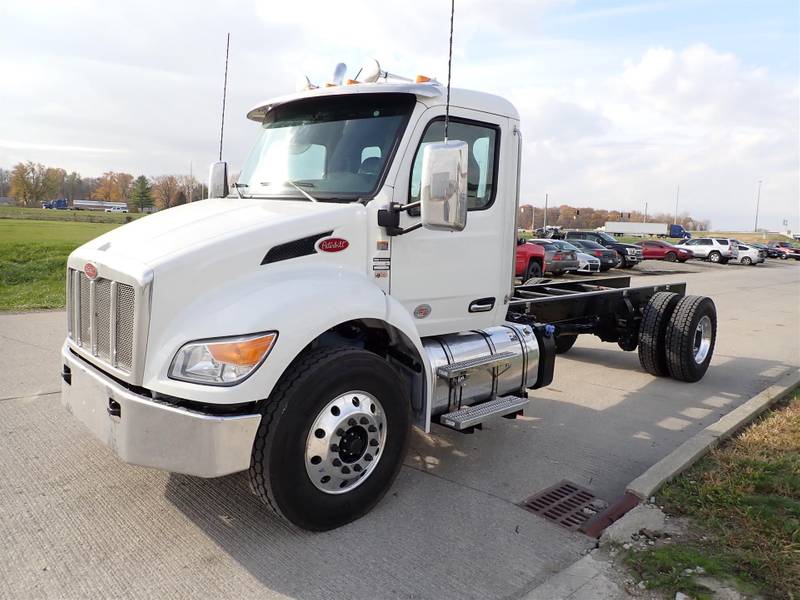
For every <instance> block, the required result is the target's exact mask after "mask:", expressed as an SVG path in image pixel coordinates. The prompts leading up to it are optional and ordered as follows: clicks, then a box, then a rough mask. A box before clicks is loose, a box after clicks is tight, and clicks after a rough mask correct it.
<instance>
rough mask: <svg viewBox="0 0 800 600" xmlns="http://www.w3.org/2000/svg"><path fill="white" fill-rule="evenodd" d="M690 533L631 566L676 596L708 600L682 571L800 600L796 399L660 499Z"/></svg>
mask: <svg viewBox="0 0 800 600" xmlns="http://www.w3.org/2000/svg"><path fill="white" fill-rule="evenodd" d="M658 502H659V503H663V504H664V506H665V509H666V511H667V512H668V513H671V514H673V515H680V516H684V517H688V518H689V521H690V526H689V533H688V535H687V536H686V537H685V539H684V538H683V537H681V538H679V540H678V541H676V542H675V543H672V544H667V545H664V546H660V547H657V548H655V549H652V550H647V551H645V552H640V553H635V554H631V555H629V557H628V561H629V564H630V565H631V566H632V567H633V569H634V570H635V571H637V573H638V574H639V575H640V576H641V577H642V578H643V579H646V580H647V581H648V582H649V583H648V586H650V587H655V588H657V589H660V590H662V591H665V592H667V593H668V594H670V597H674V595H675V594H676V592H678V591H682V592H684V593H689V594H691V595H692V597H693V598H698V599H701V598H711V597H712V596H711V594H710V593H709V591H708V589H705V588H704V586H703V584H702V582H700V581H696V580H695V577H694V576H692V575H687V573H686V570H687V569H690V570H696V567H698V566H699V567H702V568H703V569H704V570H705V572H706V573H707V574H708V575H712V576H714V577H716V578H718V579H721V580H727V581H730V582H733V583H735V584H736V586H737V587H739V588H740V589H741V590H742V591H745V592H748V593H752V592H757V593H760V594H761V596H762V597H764V598H775V599H778V598H780V599H784V598H788V599H791V598H800V394H798V393H797V392H796V393H795V395H794V398H793V399H792V400H791V401H790V402H789V403H788V404H786V405H784V406H781V407H778V408H777V409H776V410H773V411H772V412H771V413H769V414H768V415H766V416H765V417H764V418H762V419H761V420H760V421H758V422H757V423H755V424H753V425H751V426H750V427H748V428H747V429H746V430H745V431H744V432H742V433H741V434H739V435H738V436H736V437H735V438H734V439H732V440H730V441H729V442H728V443H726V444H724V445H723V446H721V447H719V448H716V449H715V450H712V451H711V453H710V454H709V456H708V457H706V458H705V459H703V460H702V461H701V462H700V463H698V464H697V465H696V466H695V467H694V468H693V469H691V470H689V471H688V472H687V473H685V474H684V475H682V476H681V477H679V478H678V479H676V480H675V481H674V482H672V483H670V484H668V485H667V486H666V487H665V488H664V489H663V490H662V491H661V493H659V494H658Z"/></svg>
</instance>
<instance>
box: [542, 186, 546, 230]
mask: <svg viewBox="0 0 800 600" xmlns="http://www.w3.org/2000/svg"><path fill="white" fill-rule="evenodd" d="M542 228H543V229H545V230H546V229H547V194H545V195H544V225H543V226H542ZM545 233H547V231H545Z"/></svg>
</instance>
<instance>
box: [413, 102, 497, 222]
mask: <svg viewBox="0 0 800 600" xmlns="http://www.w3.org/2000/svg"><path fill="white" fill-rule="evenodd" d="M447 136H448V138H449V139H451V140H460V141H464V142H466V143H467V145H468V146H469V149H468V151H467V157H468V158H467V160H468V164H467V207H468V210H482V209H485V208H489V207H490V206H491V205H492V202H494V196H495V190H496V187H497V186H496V182H497V164H496V163H497V150H498V148H499V146H498V139H497V138H498V137H499V131H498V127H496V126H494V125H488V124H483V123H475V122H472V121H462V120H458V119H452V118H451V119H450V124H449V125H448V128H447ZM442 140H444V118H443V117H437V118H436V119H434V120H433V121H431V122H430V123H429V124H428V127H427V128H426V129H425V133H424V134H423V135H422V140H421V141H420V144H419V147H418V148H417V153H416V155H415V156H414V166H413V168H412V169H411V185H410V189H409V198H408V201H409V202H417V201H419V190H420V180H421V178H422V151H423V150H424V149H425V146H427V145H428V144H430V143H432V142H441V141H442Z"/></svg>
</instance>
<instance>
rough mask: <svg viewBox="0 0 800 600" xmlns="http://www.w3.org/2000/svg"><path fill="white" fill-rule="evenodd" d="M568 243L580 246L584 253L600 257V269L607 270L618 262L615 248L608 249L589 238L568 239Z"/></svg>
mask: <svg viewBox="0 0 800 600" xmlns="http://www.w3.org/2000/svg"><path fill="white" fill-rule="evenodd" d="M569 243H570V244H572V245H573V246H576V247H578V248H580V249H581V250H582V251H583V252H585V253H586V254H591V255H592V256H594V257H596V258H598V259H600V270H601V271H608V270H609V269H613V268H614V267H616V266H617V265H618V264H619V254H617V251H616V250H610V249H609V248H606V247H605V246H601V245H600V244H598V243H597V242H593V241H591V240H570V241H569Z"/></svg>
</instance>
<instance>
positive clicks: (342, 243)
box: [317, 238, 350, 252]
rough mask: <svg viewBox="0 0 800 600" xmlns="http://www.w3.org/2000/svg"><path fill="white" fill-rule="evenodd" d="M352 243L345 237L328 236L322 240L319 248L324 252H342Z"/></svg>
mask: <svg viewBox="0 0 800 600" xmlns="http://www.w3.org/2000/svg"><path fill="white" fill-rule="evenodd" d="M349 245H350V242H348V241H347V240H345V239H342V238H328V239H325V240H322V241H321V242H320V243H319V245H318V246H317V248H318V249H319V250H321V251H322V252H341V251H342V250H344V249H345V248H347V247H348V246H349Z"/></svg>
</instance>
